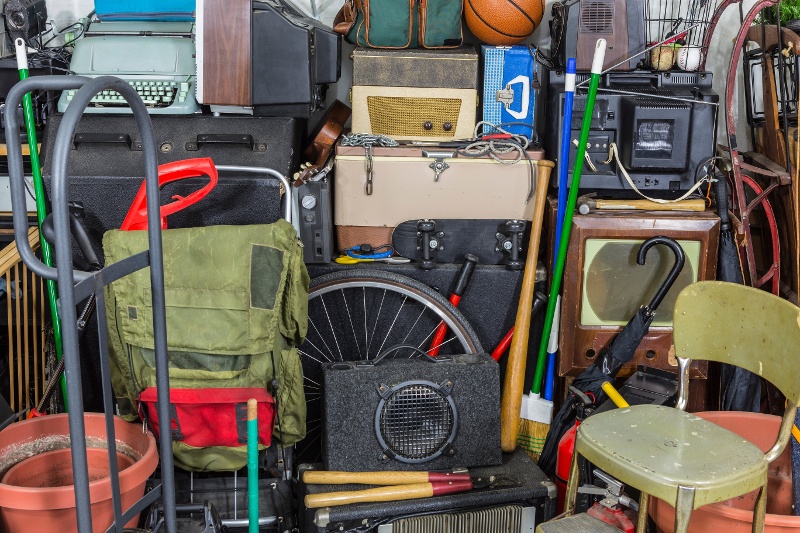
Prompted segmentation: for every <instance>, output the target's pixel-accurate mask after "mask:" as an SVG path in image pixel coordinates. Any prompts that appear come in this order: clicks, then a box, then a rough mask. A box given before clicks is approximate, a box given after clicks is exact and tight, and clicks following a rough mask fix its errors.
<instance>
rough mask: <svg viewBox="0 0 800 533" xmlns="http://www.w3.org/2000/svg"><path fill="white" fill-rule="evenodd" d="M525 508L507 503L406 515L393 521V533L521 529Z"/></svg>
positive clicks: (487, 532) (477, 532)
mask: <svg viewBox="0 0 800 533" xmlns="http://www.w3.org/2000/svg"><path fill="white" fill-rule="evenodd" d="M524 514H525V509H524V508H523V507H521V506H519V505H505V506H502V507H494V508H491V509H481V510H478V511H467V512H463V513H453V514H437V515H429V516H415V517H412V518H403V519H400V520H397V521H396V522H393V523H392V529H391V532H392V533H430V532H431V531H438V532H440V533H460V532H462V531H469V532H471V533H497V532H498V531H521V530H522V525H523V519H524Z"/></svg>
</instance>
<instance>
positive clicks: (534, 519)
mask: <svg viewBox="0 0 800 533" xmlns="http://www.w3.org/2000/svg"><path fill="white" fill-rule="evenodd" d="M320 468H321V465H307V464H304V465H300V466H299V477H300V479H301V482H300V491H299V492H300V497H301V498H303V497H305V495H306V494H319V493H321V492H338V491H342V490H360V489H366V488H370V487H368V486H365V485H306V484H305V483H303V482H302V476H303V473H304V472H306V471H308V470H314V469H320ZM470 473H471V474H474V475H477V476H491V475H495V476H503V477H510V478H514V479H515V480H518V481H519V482H520V483H521V485H520V486H517V487H502V488H501V487H498V488H495V489H485V490H474V491H471V492H464V493H461V494H450V495H447V496H437V497H433V498H424V499H416V500H405V501H397V502H384V503H360V504H351V505H342V506H337V507H323V508H321V509H307V508H306V507H305V506H304V505H302V503H301V508H302V509H303V516H302V517H301V524H302V525H303V531H304V532H306V533H325V532H333V531H365V532H366V531H372V532H380V533H383V532H387V533H391V532H395V533H396V532H398V531H430V532H434V531H445V530H447V531H481V532H482V531H508V532H509V533H522V532H525V533H527V532H532V531H533V530H534V529H535V526H536V524H540V523H542V522H543V521H545V520H549V519H550V518H552V517H553V516H554V515H555V509H556V487H555V485H554V484H553V482H552V481H550V480H549V479H548V478H547V476H545V475H544V473H543V472H542V471H541V470H540V469H539V467H538V466H536V463H534V462H533V461H532V460H531V458H530V457H528V456H527V454H526V453H525V452H524V451H522V450H521V449H519V448H518V449H517V450H516V451H515V452H513V453H510V454H504V455H503V464H501V465H499V466H491V467H480V468H474V469H470ZM301 502H302V500H301ZM448 522H450V524H449V525H450V527H448ZM457 523H460V524H464V525H465V527H463V528H462V527H452V526H453V525H454V524H457ZM466 524H471V526H472V527H467V526H466ZM481 526H482V527H481Z"/></svg>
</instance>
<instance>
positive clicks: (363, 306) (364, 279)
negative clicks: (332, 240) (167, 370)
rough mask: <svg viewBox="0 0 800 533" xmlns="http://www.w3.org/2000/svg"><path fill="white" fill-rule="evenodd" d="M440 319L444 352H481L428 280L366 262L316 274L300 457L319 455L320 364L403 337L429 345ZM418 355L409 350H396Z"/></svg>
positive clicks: (359, 355)
mask: <svg viewBox="0 0 800 533" xmlns="http://www.w3.org/2000/svg"><path fill="white" fill-rule="evenodd" d="M442 321H444V323H445V324H447V327H448V332H447V335H446V336H445V339H444V341H443V342H442V343H441V344H440V350H439V354H457V353H462V354H463V353H483V348H482V347H481V344H480V342H479V341H478V337H477V335H476V334H475V332H474V331H473V330H472V327H471V326H470V325H469V323H468V322H467V320H466V318H464V316H463V315H462V314H461V313H460V312H459V311H458V310H457V309H456V308H455V307H454V306H453V305H452V304H451V303H450V302H449V301H448V300H447V299H445V298H444V297H443V296H442V295H440V294H439V293H438V292H436V291H435V290H433V289H432V288H430V287H429V286H427V285H425V284H423V283H420V282H418V281H416V280H413V279H411V278H409V277H406V276H402V275H399V274H394V273H392V272H387V271H384V270H373V269H367V268H364V269H358V270H346V271H342V272H334V273H331V274H326V275H323V276H319V277H317V278H314V279H313V280H312V282H311V287H310V289H309V293H308V335H307V336H306V340H305V342H304V343H303V345H302V346H300V359H301V361H302V364H303V383H304V389H305V394H306V405H307V409H308V411H307V414H306V431H307V434H306V438H305V439H304V440H303V441H301V442H300V443H298V444H297V448H296V449H297V454H296V464H302V463H313V462H318V461H319V460H320V446H321V427H322V420H321V418H320V415H321V410H322V392H323V391H322V365H324V364H326V363H333V362H336V361H360V360H365V359H374V358H375V357H376V356H377V355H378V354H380V353H381V352H382V351H384V350H386V349H388V348H390V347H392V346H395V345H398V344H410V345H413V346H416V347H417V348H419V349H421V350H428V349H429V348H431V346H430V343H431V341H432V339H433V336H434V333H435V331H436V328H437V327H438V326H439V324H440V323H441V322H442ZM417 355H418V354H417V353H416V352H414V351H413V350H410V349H405V350H398V351H397V353H395V354H394V357H416V356H417ZM390 356H391V355H390Z"/></svg>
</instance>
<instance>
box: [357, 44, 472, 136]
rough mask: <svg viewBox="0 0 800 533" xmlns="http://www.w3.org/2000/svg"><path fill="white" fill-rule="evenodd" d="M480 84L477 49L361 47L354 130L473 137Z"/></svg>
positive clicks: (359, 49) (409, 134) (394, 134)
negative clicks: (382, 48) (376, 48)
mask: <svg viewBox="0 0 800 533" xmlns="http://www.w3.org/2000/svg"><path fill="white" fill-rule="evenodd" d="M477 88H478V54H477V52H475V49H474V48H472V47H462V48H455V49H449V50H425V49H419V50H416V49H415V50H408V49H406V50H375V49H367V48H356V50H355V51H354V52H353V88H352V91H351V94H350V101H351V104H352V107H353V121H352V130H353V132H354V133H376V134H381V135H388V136H389V137H392V138H395V139H404V140H428V141H446V140H451V139H466V138H471V137H473V134H474V129H475V117H476V112H477V105H478V91H477Z"/></svg>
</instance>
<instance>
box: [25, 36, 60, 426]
mask: <svg viewBox="0 0 800 533" xmlns="http://www.w3.org/2000/svg"><path fill="white" fill-rule="evenodd" d="M14 45H15V48H16V51H17V69H18V70H19V79H20V81H22V80H24V79H26V78H27V77H28V55H27V50H26V47H25V42H24V41H23V40H22V39H17V40H16V41H15V42H14ZM22 109H23V111H24V113H25V129H26V130H27V133H28V147H29V149H30V154H31V171H32V174H33V191H34V194H35V195H36V219H37V221H38V222H39V242H40V243H41V247H42V261H43V262H44V264H45V265H47V266H49V267H51V266H53V252H52V250H51V248H50V243H48V242H47V241H46V240H45V239H44V238H43V237H42V224H43V223H44V219H45V218H46V217H47V206H46V205H45V200H44V197H45V194H44V183H43V181H42V166H41V164H40V163H39V145H38V143H37V141H36V120H35V119H34V116H33V100H32V99H31V93H26V94H25V96H24V97H23V98H22ZM46 286H47V300H48V303H49V304H50V316H51V318H52V320H53V343H54V344H55V345H56V359H57V360H58V361H59V362H60V361H61V358H62V357H63V355H64V354H63V351H62V347H61V319H60V318H59V315H58V292H57V289H56V282H55V281H54V280H51V279H48V280H46ZM61 396H62V398H63V399H64V411H66V410H67V381H66V378H65V377H64V375H63V374H62V376H61Z"/></svg>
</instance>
